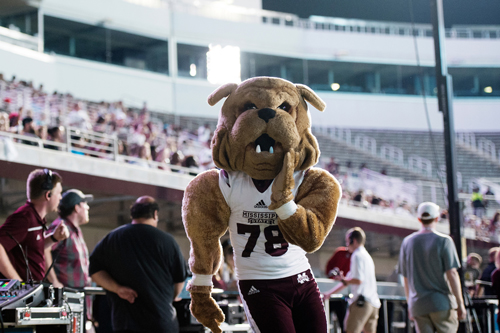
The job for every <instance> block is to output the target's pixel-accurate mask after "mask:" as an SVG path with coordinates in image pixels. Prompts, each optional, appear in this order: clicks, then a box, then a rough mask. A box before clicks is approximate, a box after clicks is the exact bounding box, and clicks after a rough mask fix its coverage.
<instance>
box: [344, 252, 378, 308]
mask: <svg viewBox="0 0 500 333" xmlns="http://www.w3.org/2000/svg"><path fill="white" fill-rule="evenodd" d="M346 278H348V279H358V280H360V281H361V284H359V285H357V284H351V285H350V287H351V292H352V296H353V297H352V298H351V299H349V300H348V302H349V305H351V304H352V303H354V302H356V301H357V300H358V297H359V295H363V296H364V297H365V300H366V301H367V302H370V304H371V305H373V306H374V307H376V308H380V299H379V297H378V293H377V280H376V278H375V264H374V263H373V259H372V257H371V256H370V254H368V251H366V249H365V247H364V246H360V247H358V248H357V249H356V250H354V252H353V253H352V255H351V268H350V270H349V273H347V276H346Z"/></svg>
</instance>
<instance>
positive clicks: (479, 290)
mask: <svg viewBox="0 0 500 333" xmlns="http://www.w3.org/2000/svg"><path fill="white" fill-rule="evenodd" d="M499 250H500V247H492V248H491V249H490V250H489V251H488V265H487V266H486V267H485V268H484V270H483V274H481V277H480V278H479V280H480V281H484V282H486V283H485V284H483V283H478V284H477V286H476V296H477V297H481V296H494V295H495V293H494V291H493V289H492V288H491V286H490V285H488V284H487V283H488V282H491V274H492V273H493V271H494V270H495V269H496V266H495V258H496V256H497V253H498V251H499Z"/></svg>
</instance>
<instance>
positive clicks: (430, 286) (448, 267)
mask: <svg viewBox="0 0 500 333" xmlns="http://www.w3.org/2000/svg"><path fill="white" fill-rule="evenodd" d="M417 214H418V220H419V221H420V222H421V223H422V229H420V230H419V231H417V232H414V233H413V234H411V235H409V236H407V237H406V238H405V239H404V240H403V243H402V244H401V251H400V254H399V273H400V274H402V275H403V277H404V284H405V294H406V299H407V301H408V307H409V312H410V318H411V319H412V320H414V321H415V326H416V329H417V332H434V331H436V332H443V333H445V332H456V331H457V330H458V321H459V320H463V319H465V315H466V312H465V307H464V301H463V298H462V288H461V285H460V278H459V276H458V272H457V268H459V267H460V259H459V258H458V254H457V250H456V249H455V245H454V243H453V240H452V239H451V238H450V237H449V236H447V235H444V234H441V233H439V232H437V231H436V224H437V222H438V219H439V215H440V211H439V206H438V205H436V204H435V203H432V202H423V203H421V204H420V205H419V206H418V210H417ZM448 282H449V284H448Z"/></svg>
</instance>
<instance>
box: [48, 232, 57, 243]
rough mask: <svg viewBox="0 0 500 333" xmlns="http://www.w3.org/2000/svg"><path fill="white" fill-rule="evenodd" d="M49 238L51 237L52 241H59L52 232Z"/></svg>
mask: <svg viewBox="0 0 500 333" xmlns="http://www.w3.org/2000/svg"><path fill="white" fill-rule="evenodd" d="M50 239H52V241H53V242H54V243H57V242H59V241H58V240H57V238H55V237H54V234H52V235H50Z"/></svg>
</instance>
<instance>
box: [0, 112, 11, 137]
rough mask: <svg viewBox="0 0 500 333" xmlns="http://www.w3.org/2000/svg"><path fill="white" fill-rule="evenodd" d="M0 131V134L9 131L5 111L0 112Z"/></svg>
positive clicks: (7, 117)
mask: <svg viewBox="0 0 500 333" xmlns="http://www.w3.org/2000/svg"><path fill="white" fill-rule="evenodd" d="M0 131H2V132H9V131H10V122H9V114H8V113H7V112H5V111H1V112H0Z"/></svg>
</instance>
